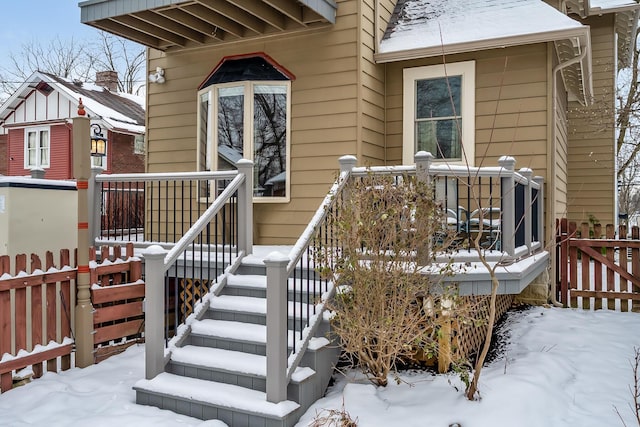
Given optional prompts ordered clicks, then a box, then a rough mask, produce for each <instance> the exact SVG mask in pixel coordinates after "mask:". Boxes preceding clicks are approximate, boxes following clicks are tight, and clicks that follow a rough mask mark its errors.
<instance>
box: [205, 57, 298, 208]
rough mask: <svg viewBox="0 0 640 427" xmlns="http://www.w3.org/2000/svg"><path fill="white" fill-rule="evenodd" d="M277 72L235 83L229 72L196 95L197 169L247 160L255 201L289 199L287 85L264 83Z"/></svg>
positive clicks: (232, 165) (221, 167) (225, 167)
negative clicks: (249, 161)
mask: <svg viewBox="0 0 640 427" xmlns="http://www.w3.org/2000/svg"><path fill="white" fill-rule="evenodd" d="M250 59H251V60H252V61H255V60H256V58H250ZM258 59H262V58H258ZM238 61H243V59H241V60H238ZM238 65H239V64H236V67H237V66H238ZM248 65H249V66H250V65H251V64H250V63H249V64H248ZM267 65H268V64H267ZM268 66H269V67H270V65H268ZM221 68H222V67H219V68H218V69H221ZM263 69H264V67H263V68H261V69H260V70H263ZM227 71H229V70H227ZM278 72H279V71H278ZM278 72H274V70H271V71H268V72H266V74H267V75H265V74H264V72H263V71H258V72H256V73H252V75H251V77H252V79H249V80H246V79H243V80H236V79H235V78H233V70H232V72H227V73H226V75H225V76H224V77H226V78H225V79H224V80H226V81H224V82H220V83H215V84H211V85H209V86H206V87H205V88H204V89H201V90H200V92H199V94H198V116H199V119H198V139H199V166H200V169H201V170H228V169H235V164H236V163H237V161H238V160H240V159H242V158H245V159H250V160H252V161H253V164H254V169H253V175H254V176H253V188H254V190H253V195H254V198H255V200H256V201H288V200H289V187H290V185H289V184H290V183H289V181H290V178H289V176H290V175H289V171H290V168H289V163H290V160H289V159H290V155H289V153H290V143H289V138H290V137H289V133H290V125H289V123H290V108H291V107H290V105H291V83H290V81H289V80H288V79H283V78H278V79H274V80H270V79H269V80H268V79H267V78H269V77H270V76H272V75H274V74H275V76H276V77H277V76H278V75H279V74H278ZM230 76H231V77H230ZM213 77H215V73H214V74H213V75H212V77H211V78H209V81H211V80H212V78H213ZM261 77H262V78H265V79H264V80H261V79H260V78H261ZM242 78H245V77H242ZM254 78H255V80H254Z"/></svg>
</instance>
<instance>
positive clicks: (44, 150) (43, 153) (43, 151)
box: [40, 130, 49, 166]
mask: <svg viewBox="0 0 640 427" xmlns="http://www.w3.org/2000/svg"><path fill="white" fill-rule="evenodd" d="M40 166H49V131H46V130H43V131H40Z"/></svg>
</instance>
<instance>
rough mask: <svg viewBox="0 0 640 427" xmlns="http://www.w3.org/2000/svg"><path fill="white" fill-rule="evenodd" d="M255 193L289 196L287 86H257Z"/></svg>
mask: <svg viewBox="0 0 640 427" xmlns="http://www.w3.org/2000/svg"><path fill="white" fill-rule="evenodd" d="M253 100H254V114H253V133H254V141H253V143H254V159H253V160H254V174H255V177H254V180H255V183H256V184H257V185H256V186H255V188H254V195H256V196H266V197H276V196H278V197H283V196H286V175H287V174H286V170H287V88H286V86H272V85H261V86H258V85H257V86H255V87H254V94H253Z"/></svg>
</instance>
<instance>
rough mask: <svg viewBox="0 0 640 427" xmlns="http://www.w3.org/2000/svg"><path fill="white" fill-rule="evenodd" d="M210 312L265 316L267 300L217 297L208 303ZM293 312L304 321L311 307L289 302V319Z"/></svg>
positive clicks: (311, 310) (232, 296) (311, 312)
mask: <svg viewBox="0 0 640 427" xmlns="http://www.w3.org/2000/svg"><path fill="white" fill-rule="evenodd" d="M211 310H213V311H216V310H217V311H228V312H235V313H242V314H248V315H257V316H266V315H267V300H266V299H264V298H255V297H245V296H237V295H219V296H217V297H215V298H211V300H210V302H209V311H211ZM294 312H295V314H296V316H297V317H300V315H301V316H302V318H303V319H306V318H307V312H308V313H309V314H310V315H313V305H312V304H305V303H301V302H299V301H296V302H293V301H289V303H288V313H289V317H293V314H294Z"/></svg>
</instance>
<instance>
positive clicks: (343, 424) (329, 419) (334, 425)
mask: <svg viewBox="0 0 640 427" xmlns="http://www.w3.org/2000/svg"><path fill="white" fill-rule="evenodd" d="M311 427H358V418H356V419H355V420H354V419H353V418H351V415H350V414H349V412H347V410H346V409H345V408H344V401H343V402H342V408H340V409H324V410H322V411H320V412H319V413H316V416H315V418H314V419H313V421H312V423H311Z"/></svg>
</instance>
